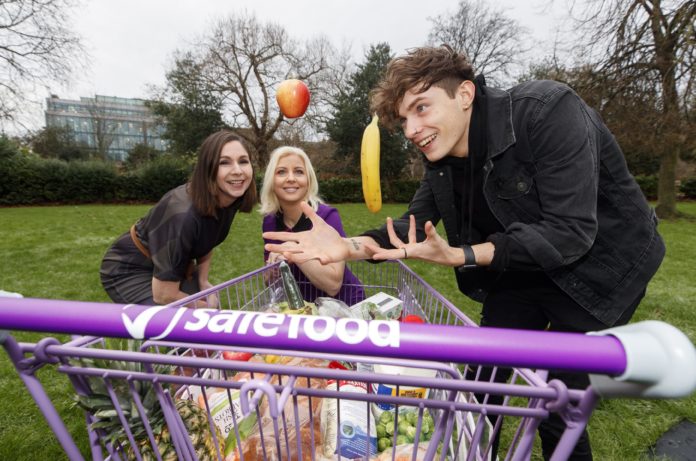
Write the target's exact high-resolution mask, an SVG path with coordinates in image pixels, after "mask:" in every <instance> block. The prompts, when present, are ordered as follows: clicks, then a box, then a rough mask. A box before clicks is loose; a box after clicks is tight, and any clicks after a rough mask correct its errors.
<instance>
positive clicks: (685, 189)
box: [679, 178, 696, 200]
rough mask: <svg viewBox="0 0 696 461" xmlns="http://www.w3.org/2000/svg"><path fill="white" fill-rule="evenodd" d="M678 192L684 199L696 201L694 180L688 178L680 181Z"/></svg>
mask: <svg viewBox="0 0 696 461" xmlns="http://www.w3.org/2000/svg"><path fill="white" fill-rule="evenodd" d="M679 192H681V193H682V194H684V198H687V199H690V200H694V199H696V178H689V179H685V180H684V181H682V183H681V186H680V187H679Z"/></svg>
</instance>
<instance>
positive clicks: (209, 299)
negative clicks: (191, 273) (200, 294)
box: [196, 280, 220, 309]
mask: <svg viewBox="0 0 696 461" xmlns="http://www.w3.org/2000/svg"><path fill="white" fill-rule="evenodd" d="M198 285H199V287H200V289H201V291H203V290H207V289H208V288H212V287H213V284H212V283H210V282H209V281H208V280H205V281H199V282H198ZM196 307H208V308H211V309H217V308H218V307H220V300H219V299H218V295H217V293H210V294H208V295H206V297H205V299H199V300H198V301H196Z"/></svg>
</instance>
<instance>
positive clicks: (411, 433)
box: [404, 426, 416, 443]
mask: <svg viewBox="0 0 696 461" xmlns="http://www.w3.org/2000/svg"><path fill="white" fill-rule="evenodd" d="M404 435H405V436H406V437H408V442H409V443H412V442H413V441H414V440H415V438H416V428H415V427H413V426H409V427H408V428H407V429H406V432H405V434H404Z"/></svg>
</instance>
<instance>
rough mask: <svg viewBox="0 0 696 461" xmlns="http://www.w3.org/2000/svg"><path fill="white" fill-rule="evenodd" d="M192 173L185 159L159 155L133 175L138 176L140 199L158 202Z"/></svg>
mask: <svg viewBox="0 0 696 461" xmlns="http://www.w3.org/2000/svg"><path fill="white" fill-rule="evenodd" d="M192 171H193V169H192V166H191V164H190V162H189V161H188V160H187V159H185V158H182V157H174V156H171V155H161V156H160V157H158V158H157V159H156V160H154V161H152V162H150V163H148V164H147V165H145V166H144V167H143V168H141V169H140V170H138V171H137V172H136V173H135V174H136V176H138V181H139V189H140V192H141V194H142V195H141V199H144V200H148V201H158V200H159V199H160V198H162V196H163V195H164V194H165V193H166V192H167V191H169V190H171V189H174V188H175V187H177V186H180V185H181V184H184V183H185V182H186V181H188V178H189V176H191V172H192Z"/></svg>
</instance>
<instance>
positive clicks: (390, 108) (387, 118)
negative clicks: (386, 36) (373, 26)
mask: <svg viewBox="0 0 696 461" xmlns="http://www.w3.org/2000/svg"><path fill="white" fill-rule="evenodd" d="M473 79H474V68H473V66H472V65H471V63H470V62H469V58H467V56H466V55H464V54H461V53H457V52H456V51H454V50H453V49H452V48H451V47H450V46H448V45H441V46H438V47H421V48H413V49H411V50H408V52H407V54H405V55H403V56H397V57H396V58H394V59H392V60H391V61H390V62H389V64H387V70H386V72H385V74H384V77H382V79H381V80H380V82H379V83H378V84H377V86H376V87H375V88H374V89H372V91H370V112H371V113H377V116H378V117H379V119H380V122H382V124H383V126H385V127H387V128H389V129H394V128H396V127H397V126H398V122H399V119H400V117H399V105H400V104H401V101H402V100H403V98H404V95H405V94H406V92H407V91H408V90H414V91H417V92H418V93H423V92H424V91H427V90H428V89H429V88H430V87H431V86H433V85H435V86H436V87H439V88H442V89H444V90H445V91H446V92H447V94H448V95H449V96H450V97H452V98H453V97H454V95H455V94H456V90H457V88H458V87H459V85H460V84H461V83H462V82H463V81H464V80H473ZM416 88H417V89H416Z"/></svg>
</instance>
